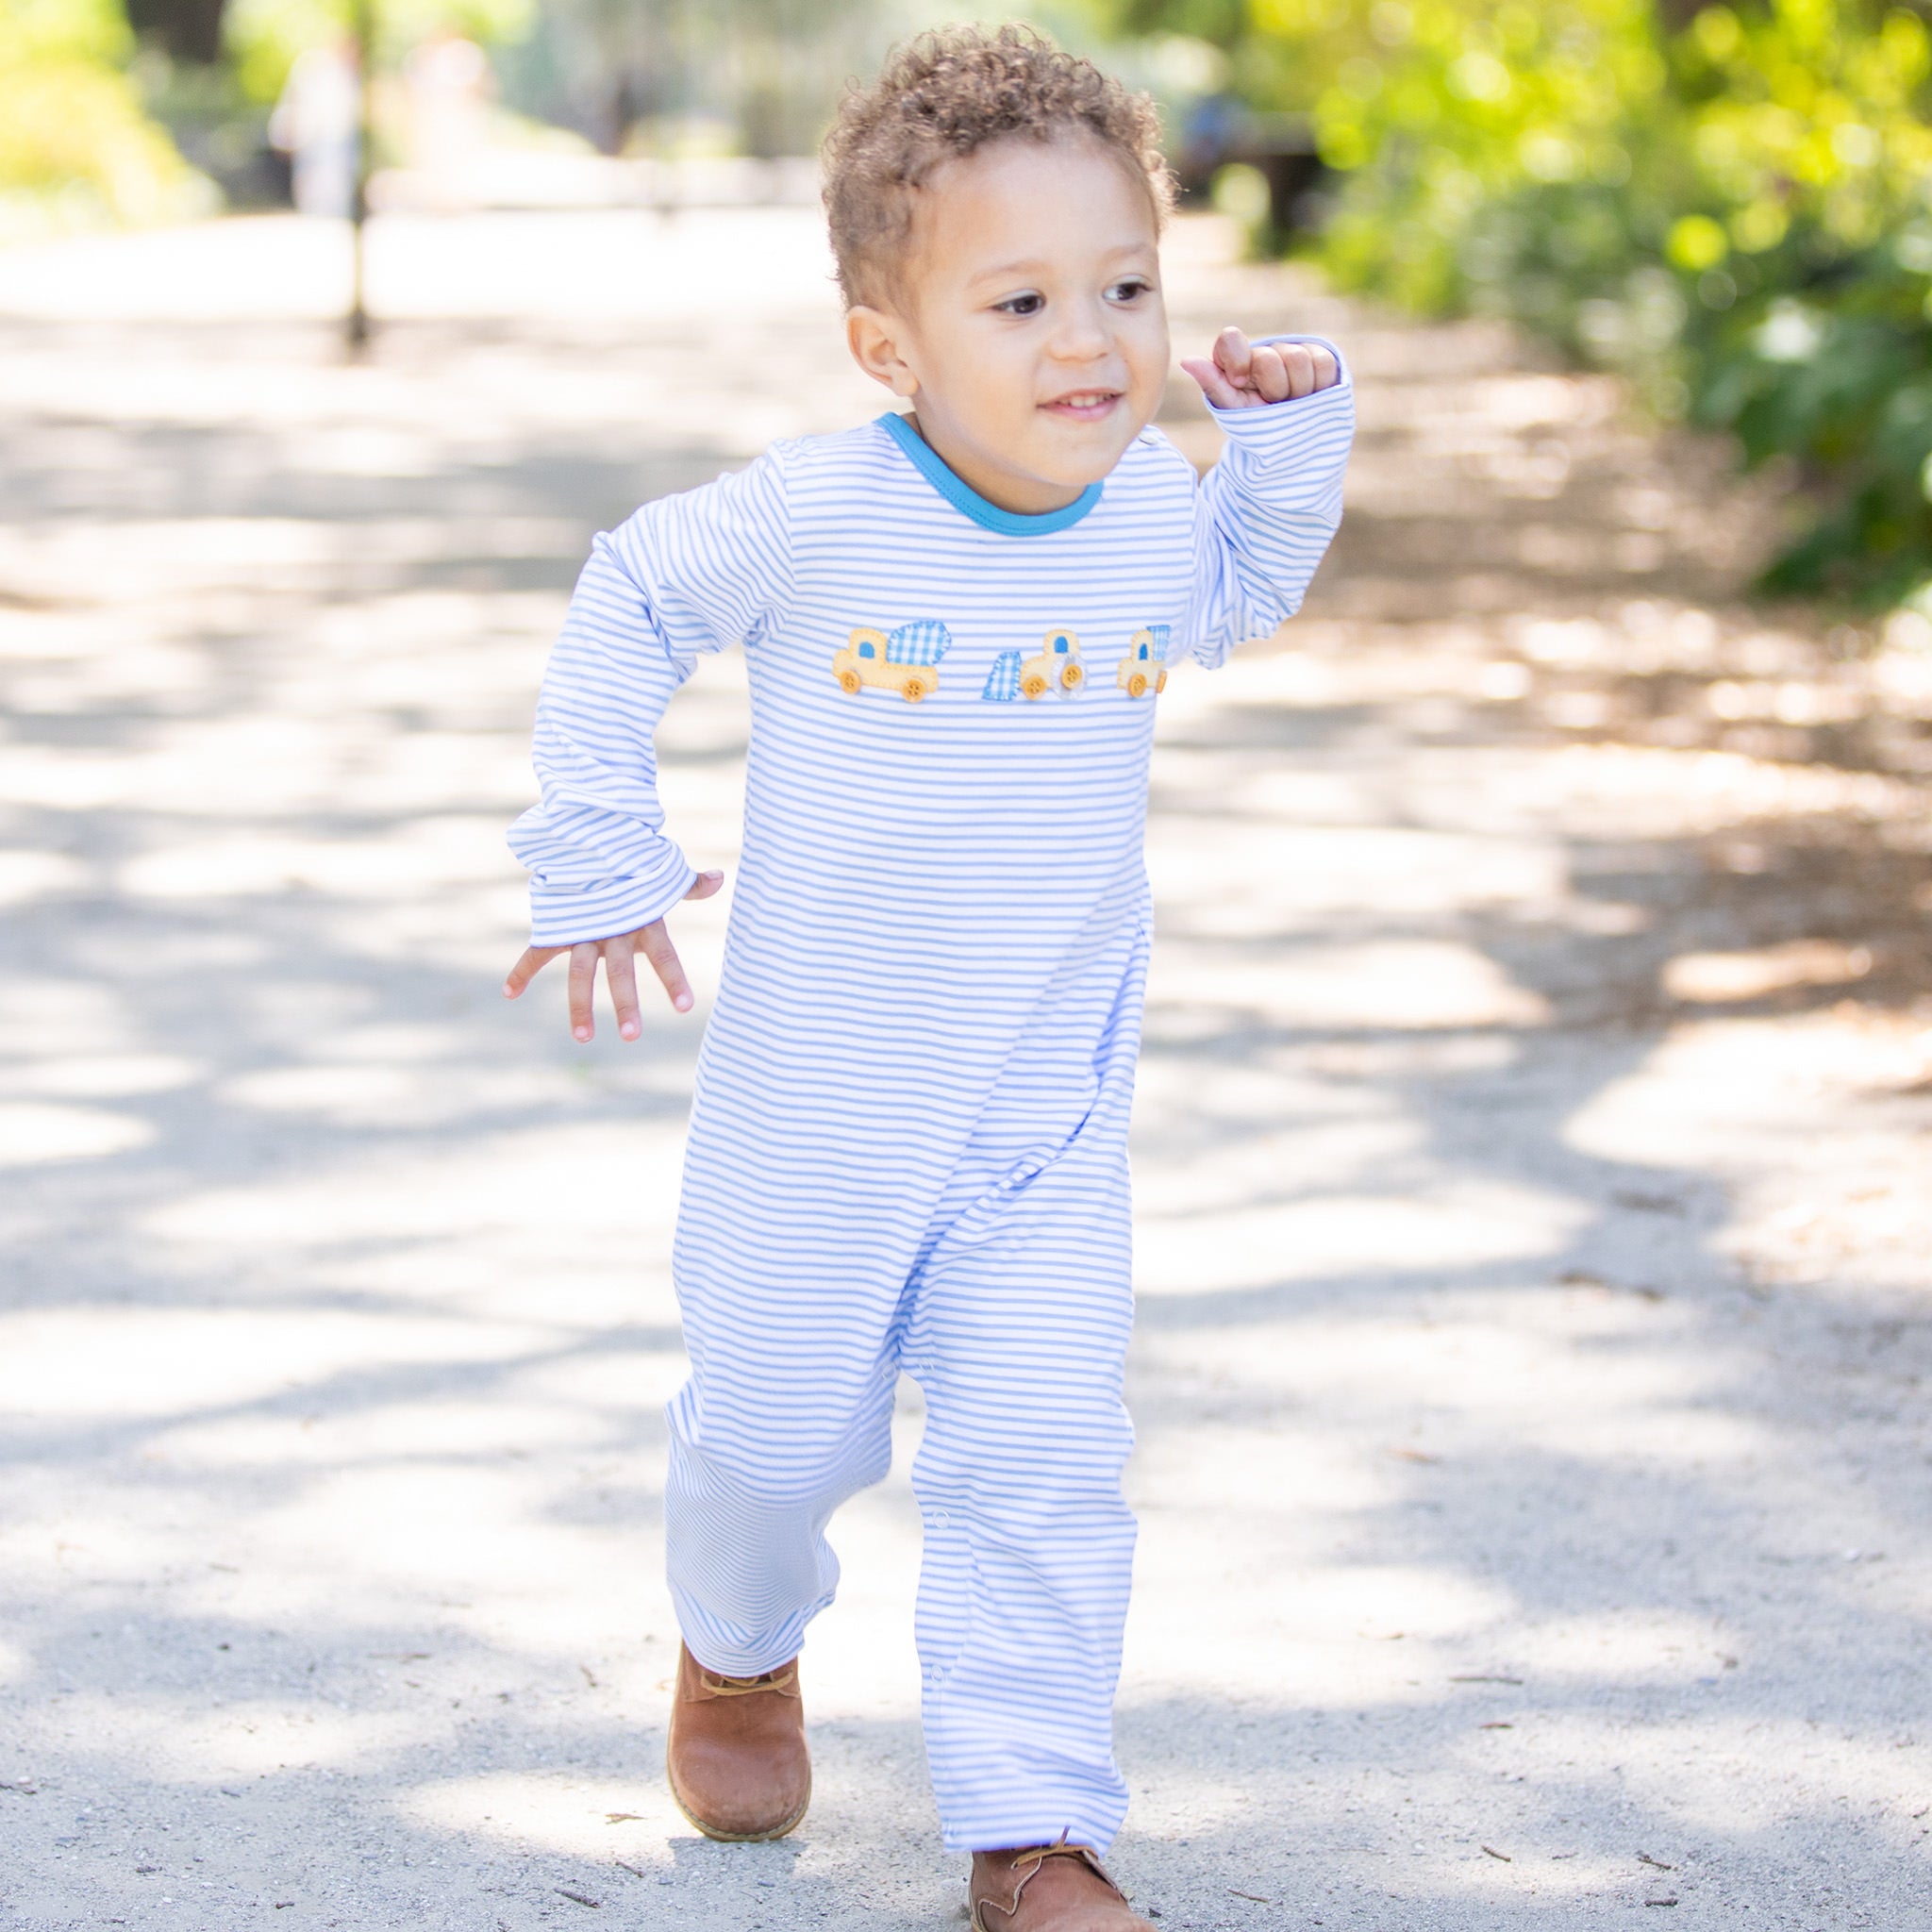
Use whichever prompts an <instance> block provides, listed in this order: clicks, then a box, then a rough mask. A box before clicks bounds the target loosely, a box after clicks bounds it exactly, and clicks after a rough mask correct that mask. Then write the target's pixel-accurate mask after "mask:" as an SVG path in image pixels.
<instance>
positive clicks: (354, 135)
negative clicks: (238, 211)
mask: <svg viewBox="0 0 1932 1932" xmlns="http://www.w3.org/2000/svg"><path fill="white" fill-rule="evenodd" d="M361 114H362V77H361V74H360V72H359V70H358V64H357V60H356V46H355V42H353V41H349V40H346V39H344V40H341V41H339V42H336V43H335V44H333V45H331V46H326V47H311V48H309V49H308V52H307V53H305V54H302V55H300V56H299V57H298V58H296V61H295V64H294V65H293V66H292V67H291V68H290V70H289V79H288V84H287V85H286V86H285V87H284V88H283V89H282V97H281V99H280V100H279V101H277V102H276V103H275V112H274V114H273V115H272V116H271V117H270V119H269V125H268V133H269V140H270V142H272V143H273V144H274V145H275V148H276V149H277V150H278V151H279V152H281V153H282V154H285V155H287V156H288V157H289V158H290V161H291V164H292V166H293V170H294V189H295V206H296V207H297V208H300V209H301V211H302V212H303V213H304V214H305V215H332V216H335V217H337V218H338V219H345V218H346V217H347V216H348V215H349V213H350V212H351V210H352V208H353V207H354V205H355V199H356V163H357V156H358V145H359V142H360V132H359V129H360V124H361Z"/></svg>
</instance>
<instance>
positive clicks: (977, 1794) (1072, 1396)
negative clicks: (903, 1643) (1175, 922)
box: [904, 1108, 1134, 1852]
mask: <svg viewBox="0 0 1932 1932" xmlns="http://www.w3.org/2000/svg"><path fill="white" fill-rule="evenodd" d="M1108 1116H1111V1117H1108ZM1131 1274H1132V1257H1131V1226H1130V1208H1129V1199H1128V1183H1127V1162H1126V1149H1125V1120H1124V1108H1118V1109H1115V1108H1108V1109H1106V1110H1105V1113H1104V1114H1103V1117H1102V1118H1099V1119H1093V1120H1090V1122H1089V1124H1088V1125H1087V1126H1086V1127H1085V1128H1084V1129H1083V1130H1082V1132H1081V1134H1080V1135H1078V1136H1076V1137H1075V1139H1074V1141H1072V1142H1070V1143H1069V1144H1068V1146H1067V1147H1066V1148H1065V1149H1064V1150H1062V1152H1061V1153H1060V1154H1059V1155H1058V1157H1057V1158H1055V1159H1054V1160H1053V1161H1052V1162H1051V1163H1050V1164H1048V1165H1047V1166H1046V1167H1044V1168H1043V1169H1041V1171H1040V1172H1039V1173H1038V1174H1035V1175H1034V1176H1033V1177H1032V1178H1031V1179H1030V1180H1028V1181H1026V1182H1025V1183H1024V1185H1022V1186H1020V1187H1018V1188H1015V1189H1012V1190H1010V1191H998V1192H996V1193H995V1194H994V1195H993V1196H991V1197H989V1198H988V1200H987V1201H986V1202H984V1203H982V1204H981V1206H980V1207H978V1208H974V1209H972V1210H969V1212H968V1213H967V1214H966V1215H965V1216H964V1217H962V1219H961V1222H960V1223H959V1224H958V1225H957V1226H956V1227H955V1228H954V1229H953V1230H951V1231H950V1232H949V1233H948V1235H947V1236H946V1237H945V1238H944V1239H943V1240H942V1241H941V1243H940V1244H939V1247H938V1248H937V1249H936V1250H935V1252H934V1254H933V1256H932V1257H930V1259H929V1260H928V1262H927V1264H926V1266H925V1268H924V1270H923V1271H922V1274H921V1275H920V1277H919V1278H918V1279H917V1280H916V1281H915V1282H914V1284H913V1288H912V1293H911V1306H910V1308H909V1311H908V1323H907V1331H906V1340H905V1343H904V1362H905V1367H906V1369H907V1372H908V1374H911V1375H912V1376H913V1377H914V1378H915V1379H916V1380H917V1381H918V1382H919V1384H920V1386H921V1387H922V1388H923V1389H924V1392H925V1400H926V1424H925V1435H924V1442H923V1444H922V1446H921V1448H920V1451H919V1455H918V1457H917V1458H916V1459H915V1461H914V1463H913V1470H912V1483H913V1489H914V1491H915V1492H916V1493H917V1495H918V1498H919V1504H920V1508H921V1512H922V1514H923V1516H924V1525H925V1556H924V1568H923V1571H922V1574H921V1582H920V1595H919V1616H918V1630H917V1634H918V1641H919V1650H920V1660H921V1664H922V1667H923V1672H924V1716H925V1740H926V1753H927V1757H928V1759H929V1762H930V1765H931V1770H932V1778H933V1788H934V1791H935V1794H936V1795H937V1797H938V1800H939V1807H940V1818H941V1824H942V1826H943V1829H944V1834H945V1842H946V1846H947V1848H948V1849H949V1850H951V1851H956V1852H960V1851H986V1850H992V1849H995V1848H998V1847H1002V1846H1008V1845H1024V1844H1038V1843H1041V1842H1043V1841H1046V1840H1052V1839H1055V1838H1058V1836H1059V1834H1060V1833H1061V1832H1062V1831H1065V1832H1066V1833H1067V1834H1068V1836H1069V1837H1070V1838H1071V1839H1072V1840H1074V1841H1076V1842H1078V1843H1083V1844H1089V1845H1092V1846H1094V1847H1096V1848H1097V1849H1099V1850H1103V1851H1104V1850H1105V1849H1106V1847H1107V1845H1108V1842H1109V1841H1110V1840H1112V1838H1113V1836H1114V1834H1115V1832H1116V1831H1117V1830H1118V1829H1119V1828H1120V1824H1121V1820H1122V1818H1123V1817H1124V1814H1125V1811H1126V1803H1127V1796H1126V1786H1125V1784H1124V1780H1123V1779H1122V1777H1121V1774H1120V1772H1119V1770H1118V1768H1117V1767H1116V1765H1115V1763H1114V1758H1113V1696H1114V1688H1115V1684H1116V1681H1117V1679H1118V1677H1119V1674H1120V1658H1121V1636H1122V1629H1123V1625H1124V1623H1125V1619H1126V1608H1127V1595H1128V1589H1129V1585H1130V1582H1131V1574H1132V1568H1133V1553H1134V1519H1133V1517H1132V1515H1131V1514H1130V1513H1129V1511H1128V1509H1127V1507H1126V1504H1125V1502H1124V1500H1123V1497H1122V1494H1121V1471H1122V1468H1123V1465H1124V1463H1125V1461H1126V1458H1127V1455H1128V1452H1129V1450H1130V1449H1131V1447H1132V1445H1133V1431H1132V1427H1131V1425H1130V1424H1129V1423H1128V1420H1127V1413H1126V1408H1125V1406H1124V1402H1123V1399H1122V1380H1123V1373H1124V1358H1125V1353H1126V1345H1127V1336H1128V1331H1129V1328H1130V1326H1131V1323H1132V1314H1133V1293H1132V1280H1131Z"/></svg>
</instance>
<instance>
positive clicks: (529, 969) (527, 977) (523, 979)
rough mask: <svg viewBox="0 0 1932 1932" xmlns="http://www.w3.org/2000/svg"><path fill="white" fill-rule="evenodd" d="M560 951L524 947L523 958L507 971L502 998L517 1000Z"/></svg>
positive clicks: (559, 947) (556, 948) (559, 948)
mask: <svg viewBox="0 0 1932 1932" xmlns="http://www.w3.org/2000/svg"><path fill="white" fill-rule="evenodd" d="M562 951H563V948H562V947H561V946H525V948H524V957H523V958H521V959H519V960H518V961H517V963H516V964H515V965H514V966H512V967H511V968H510V969H509V976H508V978H507V979H506V980H505V981H504V982H503V996H504V998H505V999H507V1000H513V999H515V998H517V996H518V995H519V994H520V993H522V991H523V990H524V989H525V987H526V986H528V985H529V983H530V982H531V980H533V979H535V978H536V976H537V975H538V974H540V973H541V972H542V970H543V969H544V967H546V966H547V965H549V963H550V962H551V960H553V959H554V958H557V956H558V954H559V953H560V952H562Z"/></svg>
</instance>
